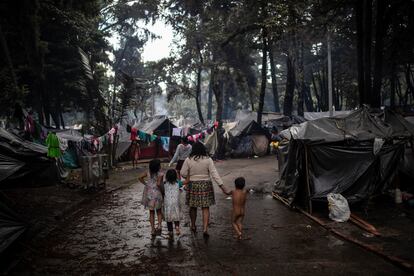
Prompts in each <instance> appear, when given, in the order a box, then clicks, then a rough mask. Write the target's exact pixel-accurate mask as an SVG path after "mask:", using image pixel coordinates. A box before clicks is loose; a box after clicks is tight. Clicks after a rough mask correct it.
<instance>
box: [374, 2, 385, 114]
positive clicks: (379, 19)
mask: <svg viewBox="0 0 414 276" xmlns="http://www.w3.org/2000/svg"><path fill="white" fill-rule="evenodd" d="M384 13H385V0H377V16H376V20H375V23H376V28H375V59H374V60H375V68H374V83H373V88H372V97H371V106H372V107H380V106H381V85H382V60H383V48H384V35H385V32H386V28H387V26H386V25H387V24H386V23H385V19H384Z"/></svg>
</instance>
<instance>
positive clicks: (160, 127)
mask: <svg viewBox="0 0 414 276" xmlns="http://www.w3.org/2000/svg"><path fill="white" fill-rule="evenodd" d="M137 128H138V130H141V131H143V132H145V133H148V134H151V135H152V134H154V135H157V136H166V137H171V136H172V130H173V128H176V126H175V125H174V124H173V123H172V122H171V121H170V120H169V119H168V118H161V119H155V120H152V121H150V122H144V123H142V124H139V125H138V127H137ZM178 142H179V141H176V142H175V143H174V140H170V148H169V149H170V150H169V151H165V150H164V149H163V147H162V146H161V144H160V142H159V141H158V140H156V141H154V142H150V143H149V144H146V143H142V142H140V146H141V155H140V159H146V158H155V157H168V155H169V154H170V152H172V150H173V148H174V146H176V144H178Z"/></svg>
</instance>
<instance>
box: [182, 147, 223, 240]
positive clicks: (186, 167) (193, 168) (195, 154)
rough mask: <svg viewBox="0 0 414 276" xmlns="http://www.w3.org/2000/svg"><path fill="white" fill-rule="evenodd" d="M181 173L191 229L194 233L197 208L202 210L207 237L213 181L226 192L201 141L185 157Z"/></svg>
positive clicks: (207, 235) (213, 200)
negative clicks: (185, 191)
mask: <svg viewBox="0 0 414 276" xmlns="http://www.w3.org/2000/svg"><path fill="white" fill-rule="evenodd" d="M181 174H182V175H183V177H185V178H186V181H185V183H186V185H187V198H186V204H187V205H188V206H189V207H190V219H191V230H192V231H193V232H194V233H196V225H195V223H196V219H197V208H202V212H203V232H204V237H205V238H208V237H209V234H208V224H209V220H210V206H211V205H214V204H215V203H216V202H215V198H214V189H213V182H215V183H216V184H217V185H218V186H219V187H220V189H221V190H222V191H223V193H224V194H226V190H225V189H224V186H223V180H222V179H221V178H220V176H219V174H218V172H217V170H216V167H215V166H214V162H213V160H212V159H211V158H210V157H209V156H208V154H207V150H206V148H205V146H204V145H203V144H202V143H201V142H196V143H194V145H193V147H192V150H191V154H190V156H189V157H188V158H187V159H185V161H184V164H183V167H182V168H181Z"/></svg>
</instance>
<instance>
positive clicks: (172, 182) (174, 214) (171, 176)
mask: <svg viewBox="0 0 414 276" xmlns="http://www.w3.org/2000/svg"><path fill="white" fill-rule="evenodd" d="M165 178H166V183H165V184H164V192H165V194H164V219H165V221H166V222H167V228H168V235H169V238H170V239H172V238H173V223H174V226H175V233H176V235H177V236H178V235H180V216H181V215H180V212H181V206H180V185H179V183H178V180H177V172H176V170H173V169H170V170H168V171H167V173H166V175H165Z"/></svg>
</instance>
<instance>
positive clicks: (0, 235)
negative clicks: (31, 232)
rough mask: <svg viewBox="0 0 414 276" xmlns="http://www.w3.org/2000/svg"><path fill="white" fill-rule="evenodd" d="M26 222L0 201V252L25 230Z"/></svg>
mask: <svg viewBox="0 0 414 276" xmlns="http://www.w3.org/2000/svg"><path fill="white" fill-rule="evenodd" d="M26 227H27V224H25V223H24V222H23V221H22V220H20V219H19V218H18V216H17V215H16V213H14V212H13V211H12V210H11V209H9V208H8V207H7V206H6V205H4V203H2V202H1V201H0V253H1V252H3V251H4V250H5V249H6V248H7V247H8V246H9V245H10V244H11V243H12V242H14V241H15V240H16V239H17V238H19V236H20V235H21V234H23V232H24V231H25V230H26Z"/></svg>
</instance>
